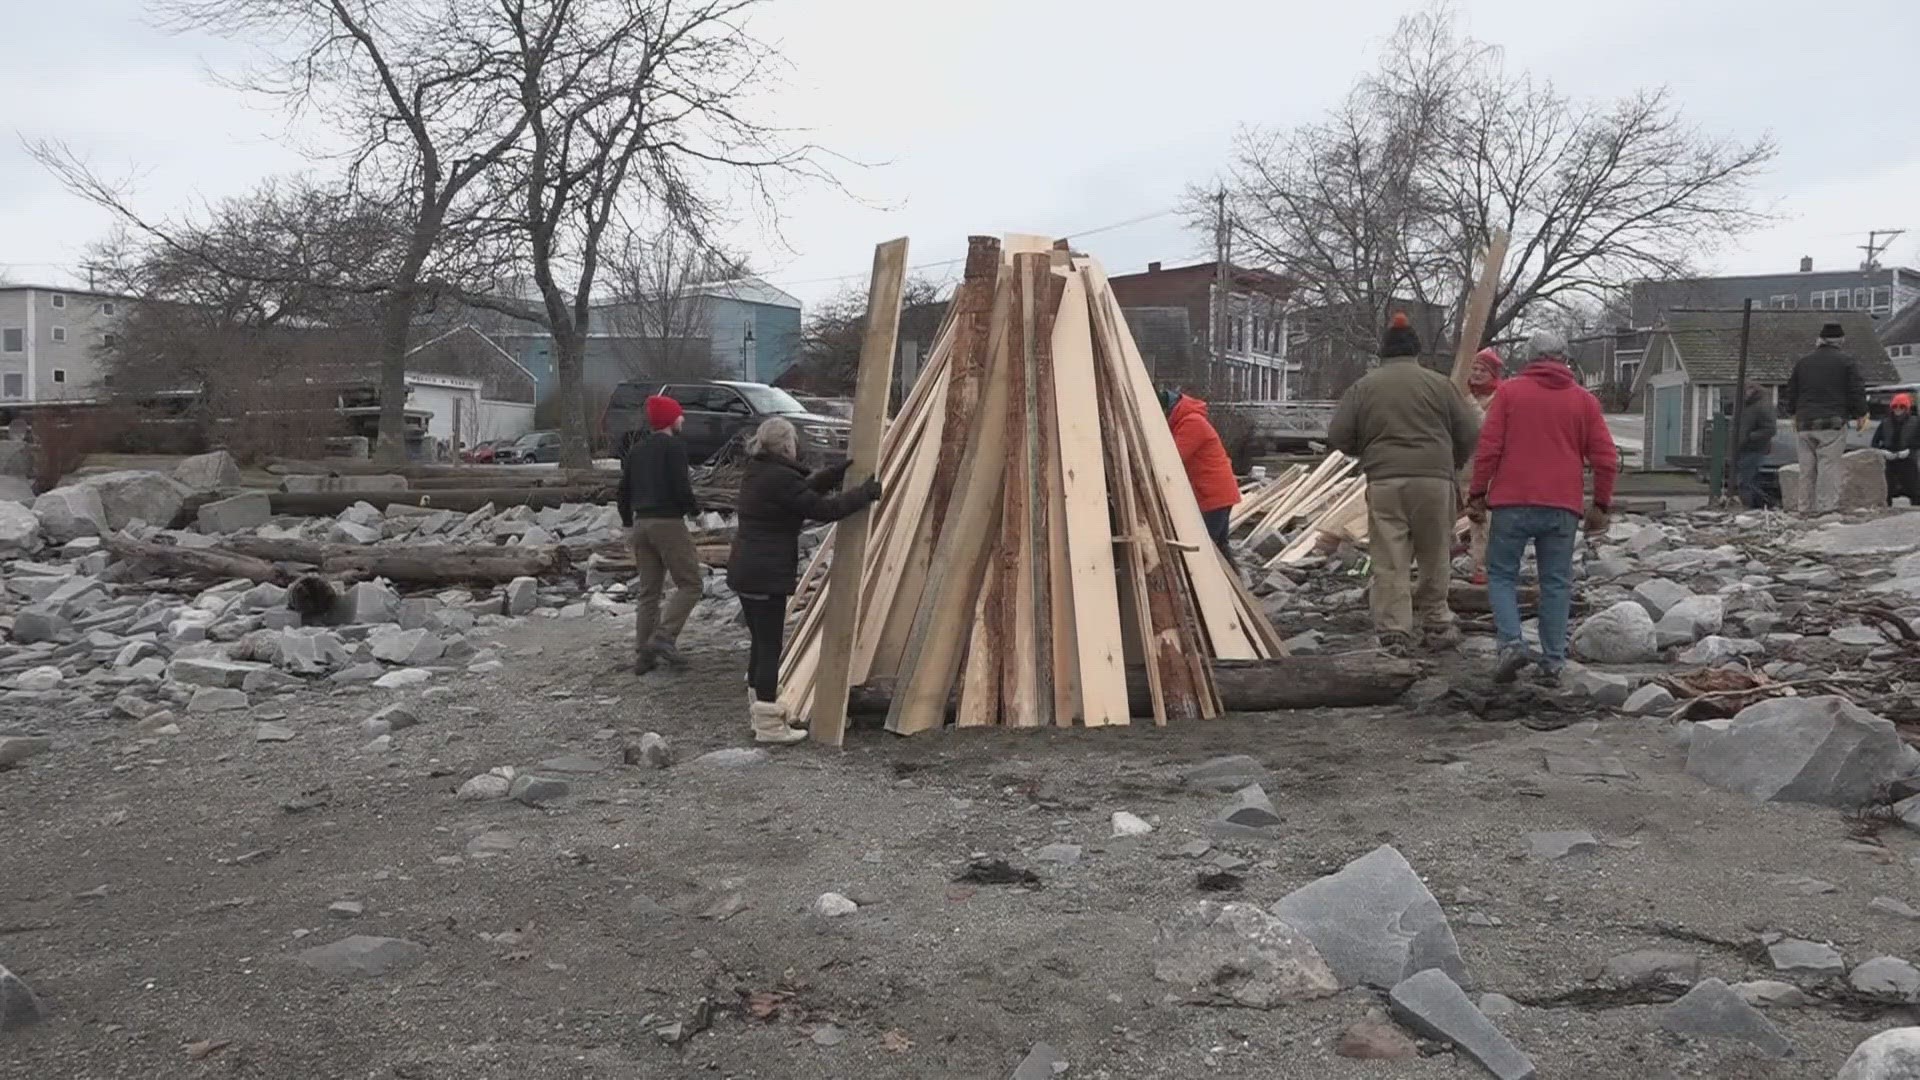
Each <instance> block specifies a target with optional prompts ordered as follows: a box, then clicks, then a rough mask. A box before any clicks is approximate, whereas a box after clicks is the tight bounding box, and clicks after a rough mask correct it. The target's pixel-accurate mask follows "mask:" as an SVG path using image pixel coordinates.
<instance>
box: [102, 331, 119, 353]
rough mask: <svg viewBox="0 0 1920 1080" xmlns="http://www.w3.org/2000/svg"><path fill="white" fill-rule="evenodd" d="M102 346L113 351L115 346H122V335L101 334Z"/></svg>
mask: <svg viewBox="0 0 1920 1080" xmlns="http://www.w3.org/2000/svg"><path fill="white" fill-rule="evenodd" d="M100 344H101V345H103V346H105V347H107V348H109V349H111V348H113V347H114V346H116V345H119V344H120V335H119V334H101V335H100Z"/></svg>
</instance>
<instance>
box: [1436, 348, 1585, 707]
mask: <svg viewBox="0 0 1920 1080" xmlns="http://www.w3.org/2000/svg"><path fill="white" fill-rule="evenodd" d="M1529 349H1530V351H1531V352H1532V353H1533V357H1534V359H1533V362H1532V363H1529V364H1528V365H1527V366H1526V368H1525V369H1523V370H1522V371H1521V372H1520V374H1519V375H1517V376H1515V377H1513V378H1511V379H1508V380H1507V381H1506V382H1505V383H1503V384H1501V386H1500V389H1499V390H1498V391H1497V392H1496V393H1495V394H1494V395H1493V401H1492V403H1491V404H1490V405H1489V406H1488V407H1487V422H1486V424H1485V425H1484V426H1482V427H1481V429H1480V445H1479V448H1478V450H1477V452H1476V453H1475V454H1474V459H1473V486H1472V487H1471V488H1470V489H1469V491H1468V495H1467V516H1468V517H1469V518H1472V519H1474V520H1476V521H1478V520H1484V519H1486V518H1487V517H1489V516H1491V517H1492V519H1493V520H1492V524H1491V526H1490V527H1489V529H1488V530H1487V604H1488V606H1489V607H1491V608H1493V628H1494V638H1495V641H1496V643H1497V644H1498V647H1499V659H1498V660H1497V661H1496V666H1495V668H1494V679H1495V681H1496V682H1512V681H1513V680H1514V679H1515V678H1516V677H1517V676H1518V675H1519V674H1520V671H1521V669H1522V668H1525V667H1526V666H1527V664H1528V663H1530V662H1531V663H1535V664H1536V665H1537V667H1538V671H1539V681H1540V682H1542V683H1546V684H1552V683H1555V682H1558V681H1559V679H1560V669H1561V668H1562V667H1563V666H1565V664H1566V662H1567V616H1568V614H1569V613H1570V612H1571V611H1572V608H1573V546H1574V540H1575V539H1576V537H1577V536H1578V535H1579V528H1580V524H1581V506H1582V505H1583V504H1584V503H1585V502H1586V472H1587V470H1588V469H1589V468H1591V469H1592V470H1593V503H1592V504H1591V505H1590V506H1588V507H1587V509H1586V528H1587V531H1588V532H1590V533H1599V532H1605V531H1606V530H1607V513H1608V510H1609V507H1610V506H1611V504H1612V501H1613V481H1614V477H1615V476H1616V475H1617V474H1618V473H1619V471H1620V454H1619V451H1618V450H1617V449H1616V448H1615V447H1614V445H1613V435H1612V433H1611V432H1609V431H1608V430H1607V418H1606V416H1605V415H1604V414H1603V413H1602V412H1601V411H1600V402H1599V400H1598V399H1596V398H1595V397H1594V396H1593V395H1592V394H1590V393H1588V392H1587V390H1586V388H1585V387H1583V386H1581V385H1580V380H1579V379H1577V378H1575V377H1574V374H1573V369H1572V368H1571V367H1569V366H1568V364H1567V343H1566V339H1565V338H1563V337H1561V336H1560V335H1559V334H1554V333H1549V332H1542V333H1538V334H1535V335H1533V340H1532V341H1531V343H1530V344H1529ZM1529 540H1531V541H1532V542H1533V558H1534V562H1535V563H1536V564H1537V565H1538V567H1539V570H1540V655H1539V657H1538V659H1537V660H1536V659H1535V658H1533V657H1531V656H1529V655H1528V654H1527V650H1526V644H1525V642H1524V641H1523V640H1522V638H1521V634H1520V560H1521V559H1522V558H1523V557H1525V555H1526V553H1527V542H1528V541H1529Z"/></svg>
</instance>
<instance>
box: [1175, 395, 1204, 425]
mask: <svg viewBox="0 0 1920 1080" xmlns="http://www.w3.org/2000/svg"><path fill="white" fill-rule="evenodd" d="M1193 413H1199V414H1200V419H1202V420H1205V419H1206V418H1207V403H1206V402H1204V401H1201V400H1200V399H1199V398H1196V397H1188V396H1187V395H1185V394H1181V395H1180V400H1179V401H1176V402H1174V403H1173V411H1172V412H1170V413H1168V414H1167V423H1168V424H1169V425H1174V424H1178V423H1179V422H1180V421H1182V420H1184V419H1186V418H1187V417H1188V416H1189V415H1191V414H1193Z"/></svg>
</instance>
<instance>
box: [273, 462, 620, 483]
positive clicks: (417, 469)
mask: <svg viewBox="0 0 1920 1080" xmlns="http://www.w3.org/2000/svg"><path fill="white" fill-rule="evenodd" d="M266 471H267V472H270V473H272V474H274V475H275V476H289V475H299V476H404V477H406V478H407V479H409V480H413V479H420V478H425V477H430V476H502V477H521V476H544V477H557V476H565V477H571V478H573V479H576V480H592V479H593V478H594V477H595V476H599V477H611V476H613V473H612V472H611V471H609V472H600V471H598V470H593V469H572V470H568V469H560V468H553V469H533V468H528V467H526V466H524V465H438V464H424V463H420V462H413V463H409V464H404V465H381V464H379V463H378V462H374V461H363V460H359V459H354V458H328V459H325V460H321V461H302V460H300V459H298V458H268V459H267V464H266Z"/></svg>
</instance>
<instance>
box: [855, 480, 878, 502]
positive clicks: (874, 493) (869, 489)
mask: <svg viewBox="0 0 1920 1080" xmlns="http://www.w3.org/2000/svg"><path fill="white" fill-rule="evenodd" d="M859 490H860V494H861V495H864V496H865V497H866V500H867V501H868V502H870V503H876V502H879V501H880V478H879V477H877V476H869V477H867V482H866V483H864V484H861V485H860V488H859Z"/></svg>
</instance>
